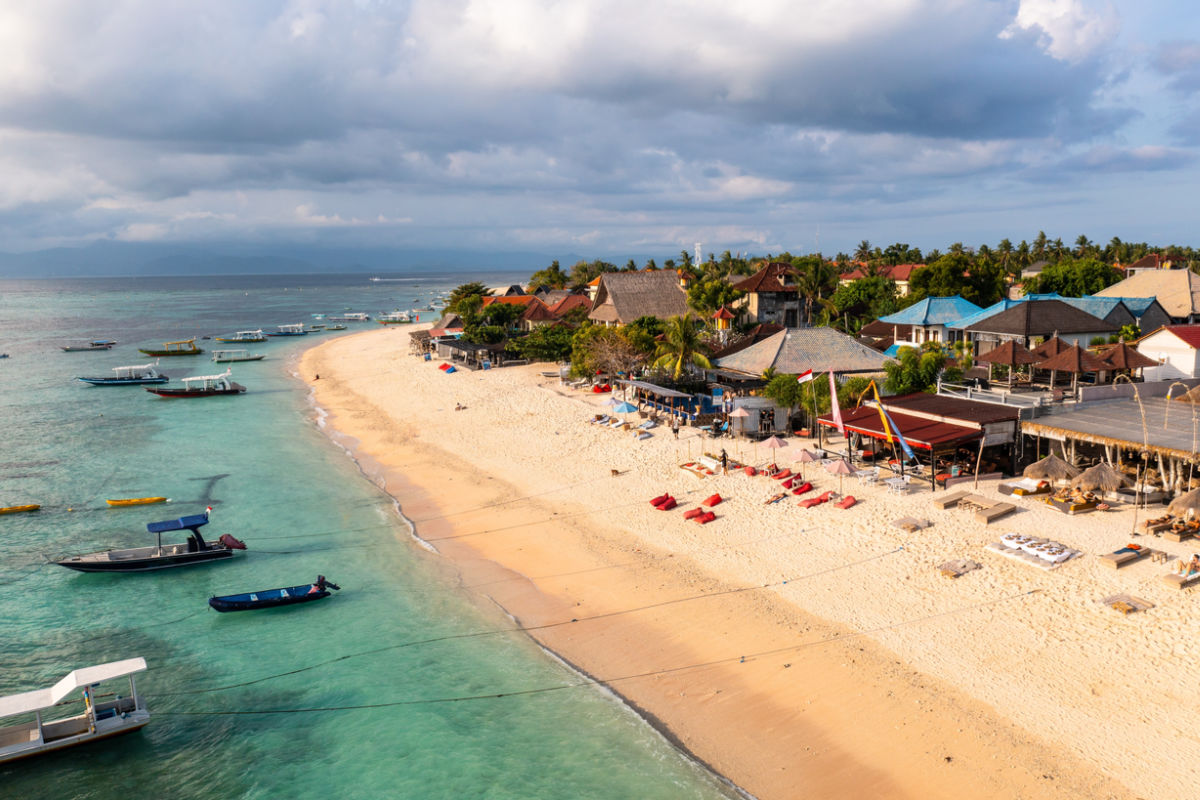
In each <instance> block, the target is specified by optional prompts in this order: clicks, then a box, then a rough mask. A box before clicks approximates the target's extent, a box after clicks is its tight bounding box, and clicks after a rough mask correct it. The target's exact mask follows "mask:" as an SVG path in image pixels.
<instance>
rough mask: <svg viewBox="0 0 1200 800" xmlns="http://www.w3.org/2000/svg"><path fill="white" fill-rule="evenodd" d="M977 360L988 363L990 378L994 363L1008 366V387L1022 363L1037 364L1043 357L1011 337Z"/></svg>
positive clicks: (1010, 386)
mask: <svg viewBox="0 0 1200 800" xmlns="http://www.w3.org/2000/svg"><path fill="white" fill-rule="evenodd" d="M975 360H976V361H982V362H984V363H986V364H987V365H988V380H989V381H990V380H991V379H992V365H993V364H1003V365H1005V366H1006V367H1008V388H1010V389H1011V388H1012V382H1013V373H1014V372H1016V371H1017V367H1018V366H1019V365H1021V364H1036V363H1037V362H1038V361H1040V360H1041V359H1040V358H1039V357H1038V356H1036V355H1034V354H1033V353H1031V352H1030V351H1029V350H1026V349H1025V348H1024V347H1023V346H1022V345H1021V344H1020V343H1019V342H1017V341H1015V340H1013V339H1009V340H1008V341H1007V342H1005V343H1004V344H1002V345H1000V346H999V347H997V348H995V349H994V350H989V351H988V352H986V353H984V354H983V355H981V356H978V357H977V358H976V359H975Z"/></svg>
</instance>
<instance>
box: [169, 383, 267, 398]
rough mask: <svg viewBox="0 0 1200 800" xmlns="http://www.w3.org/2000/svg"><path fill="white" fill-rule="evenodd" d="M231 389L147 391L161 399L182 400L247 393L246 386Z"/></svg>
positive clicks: (235, 386)
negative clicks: (185, 398)
mask: <svg viewBox="0 0 1200 800" xmlns="http://www.w3.org/2000/svg"><path fill="white" fill-rule="evenodd" d="M233 386H234V388H231V389H194V390H188V389H154V388H151V387H147V388H146V391H147V392H150V393H151V394H156V395H158V396H159V397H168V398H181V397H219V396H221V395H236V394H241V393H243V392H245V391H246V387H245V386H241V385H240V384H236V383H235V384H234V385H233Z"/></svg>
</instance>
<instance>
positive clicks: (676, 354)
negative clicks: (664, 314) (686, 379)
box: [654, 316, 712, 380]
mask: <svg viewBox="0 0 1200 800" xmlns="http://www.w3.org/2000/svg"><path fill="white" fill-rule="evenodd" d="M702 347H703V343H702V342H701V341H700V334H699V332H698V331H697V330H696V326H695V325H693V324H692V321H691V320H690V319H688V318H687V317H686V316H674V317H671V318H670V319H668V320H667V325H666V328H665V329H664V330H663V337H662V341H661V342H659V343H658V349H657V352H656V353H655V355H656V356H657V359H656V360H655V361H654V366H655V367H658V368H660V369H669V370H671V376H672V377H673V378H675V379H676V380H679V378H680V377H682V376H683V373H684V370H686V369H687V368H688V367H689V366H691V365H693V364H694V365H696V366H698V367H703V368H704V369H712V362H710V361H709V360H708V357H707V356H705V355H704V354H703V353H702V352H700V351H701V348H702Z"/></svg>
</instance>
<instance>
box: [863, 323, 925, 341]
mask: <svg viewBox="0 0 1200 800" xmlns="http://www.w3.org/2000/svg"><path fill="white" fill-rule="evenodd" d="M897 333H898V334H900V335H901V336H905V337H907V336H908V335H909V334H911V333H912V325H903V324H899V325H893V324H892V323H890V322H880V321H879V320H875V321H874V322H868V323H867V324H866V325H863V326H862V330H860V331H859V334H860V335H861V336H870V337H873V338H876V339H878V338H880V337H883V336H888V337H891V336H894V335H896V334H897Z"/></svg>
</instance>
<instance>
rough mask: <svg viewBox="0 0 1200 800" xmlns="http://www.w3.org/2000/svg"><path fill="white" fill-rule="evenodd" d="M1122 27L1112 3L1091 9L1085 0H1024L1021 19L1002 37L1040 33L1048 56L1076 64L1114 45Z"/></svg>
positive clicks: (1007, 29)
mask: <svg viewBox="0 0 1200 800" xmlns="http://www.w3.org/2000/svg"><path fill="white" fill-rule="evenodd" d="M1120 28H1121V20H1120V17H1119V16H1118V15H1117V11H1116V9H1115V8H1114V7H1113V6H1112V5H1111V4H1106V5H1105V6H1104V7H1103V8H1101V9H1096V10H1091V9H1089V8H1087V7H1086V6H1085V4H1084V2H1083V0H1021V6H1020V9H1019V10H1018V11H1017V18H1016V19H1015V20H1014V21H1013V23H1012V24H1011V25H1009V26H1008V27H1007V28H1005V29H1004V31H1003V32H1001V34H1000V37H1001V38H1011V37H1012V36H1013V35H1014V34H1015V33H1016V32H1017V31H1018V30H1021V31H1034V30H1036V31H1037V33H1038V38H1039V44H1040V45H1041V46H1042V47H1043V48H1044V49H1045V50H1046V52H1047V53H1049V54H1050V55H1052V56H1054V58H1057V59H1059V60H1060V61H1068V62H1072V63H1074V62H1079V61H1082V60H1084V59H1086V58H1088V57H1090V56H1091V55H1093V54H1094V53H1096V51H1098V50H1099V49H1100V48H1102V47H1104V46H1105V45H1107V44H1109V43H1110V42H1112V41H1113V39H1115V38H1116V36H1117V33H1119V31H1120Z"/></svg>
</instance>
